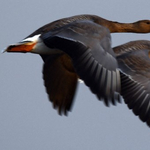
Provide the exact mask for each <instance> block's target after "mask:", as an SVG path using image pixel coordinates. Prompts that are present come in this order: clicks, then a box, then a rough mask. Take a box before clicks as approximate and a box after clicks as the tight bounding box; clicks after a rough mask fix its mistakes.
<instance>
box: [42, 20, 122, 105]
mask: <svg viewBox="0 0 150 150" xmlns="http://www.w3.org/2000/svg"><path fill="white" fill-rule="evenodd" d="M41 39H42V40H43V42H44V43H45V45H46V46H47V47H49V48H51V49H59V50H61V51H63V52H65V53H66V54H68V55H69V56H70V58H71V60H72V63H73V66H74V68H75V71H76V73H77V74H78V76H79V77H80V78H81V79H82V80H83V81H84V82H85V84H86V85H87V86H89V87H90V89H91V91H92V92H93V93H95V94H96V95H97V96H98V98H99V99H101V98H102V99H104V102H105V104H106V105H107V106H108V104H109V101H112V103H113V104H115V100H116V99H117V100H118V101H119V100H120V97H119V95H118V93H116V92H120V74H119V71H117V70H116V68H117V61H116V59H115V56H114V53H113V51H112V49H111V44H110V43H111V42H110V34H109V31H108V30H107V29H106V28H104V27H102V26H100V25H97V24H95V23H93V22H91V21H77V22H73V23H70V24H68V25H65V26H63V28H59V29H57V30H53V31H50V32H48V33H45V34H43V35H42V36H41Z"/></svg>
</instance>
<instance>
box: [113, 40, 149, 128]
mask: <svg viewBox="0 0 150 150" xmlns="http://www.w3.org/2000/svg"><path fill="white" fill-rule="evenodd" d="M114 51H115V52H116V55H117V60H118V64H119V68H120V70H121V89H122V90H121V94H122V95H123V97H124V100H125V103H126V104H127V105H128V107H129V108H130V109H132V110H133V112H134V114H135V115H138V116H139V117H140V119H141V120H142V121H144V122H147V124H148V125H149V126H150V58H149V53H150V42H149V41H134V42H129V43H127V44H124V45H121V46H118V47H116V48H114Z"/></svg>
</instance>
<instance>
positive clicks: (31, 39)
mask: <svg viewBox="0 0 150 150" xmlns="http://www.w3.org/2000/svg"><path fill="white" fill-rule="evenodd" d="M40 35H41V34H38V35H35V36H33V37H28V38H26V39H24V40H22V42H25V41H31V42H34V41H37V40H38V39H39V37H40Z"/></svg>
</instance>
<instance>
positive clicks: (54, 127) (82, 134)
mask: <svg viewBox="0 0 150 150" xmlns="http://www.w3.org/2000/svg"><path fill="white" fill-rule="evenodd" d="M149 7H150V1H149V0H127V1H121V0H115V1H108V0H95V1H94V0H88V1H87V0H75V1H73V0H53V1H52V0H42V1H37V0H30V1H29V0H5V1H2V0H1V3H0V20H1V23H0V49H3V48H4V47H6V46H7V45H9V44H12V43H15V42H17V41H20V40H21V39H23V38H24V37H26V36H27V35H28V34H30V33H31V32H33V31H34V30H35V29H37V28H39V27H40V26H42V25H44V24H46V23H49V22H51V21H54V20H56V19H59V18H63V17H68V16H72V15H78V14H96V15H99V16H101V17H103V18H106V19H110V20H116V21H120V22H134V21H137V20H140V19H150V8H149ZM138 39H147V40H150V34H147V35H146V34H145V35H144V34H123V33H122V34H114V35H112V45H113V46H115V45H119V44H122V43H125V42H128V41H131V40H138ZM41 71H42V59H41V58H40V57H39V56H38V55H34V54H10V53H9V54H8V53H6V54H2V55H0V149H1V150H10V149H11V150H27V149H36V150H48V149H50V150H84V149H86V150H91V149H92V150H95V149H97V150H99V149H105V150H115V149H120V150H127V149H128V150H149V147H150V129H149V128H148V127H147V126H146V124H144V123H142V122H141V121H140V120H139V119H138V117H136V116H134V115H133V113H132V112H131V111H130V110H129V109H128V108H127V106H126V105H125V104H124V103H122V104H118V105H117V107H115V106H111V107H110V108H107V107H105V105H104V104H103V102H101V101H98V100H97V98H96V97H95V96H94V95H93V94H92V93H91V92H90V90H89V89H88V88H87V87H86V86H85V85H84V84H80V85H79V88H78V92H77V95H76V100H75V105H74V107H73V110H72V112H71V113H70V114H69V116H68V117H65V116H62V117H61V116H59V115H58V114H57V112H56V111H55V110H54V109H53V108H52V105H51V103H50V102H49V101H48V98H47V94H46V92H45V87H44V86H43V80H42V73H41Z"/></svg>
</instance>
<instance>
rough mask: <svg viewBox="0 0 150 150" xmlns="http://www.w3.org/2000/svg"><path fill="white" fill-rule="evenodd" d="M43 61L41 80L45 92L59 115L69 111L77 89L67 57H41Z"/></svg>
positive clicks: (74, 75)
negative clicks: (42, 80)
mask: <svg viewBox="0 0 150 150" xmlns="http://www.w3.org/2000/svg"><path fill="white" fill-rule="evenodd" d="M41 56H42V58H43V60H44V66H43V79H44V84H45V87H46V91H47V93H48V95H49V99H50V101H52V103H53V106H54V108H55V109H58V112H59V114H60V115H61V114H62V113H64V114H65V115H67V112H68V111H70V110H71V106H72V105H73V100H74V96H75V92H76V88H77V78H78V77H77V74H76V73H75V72H74V68H73V66H72V63H71V60H70V58H69V57H68V56H67V55H65V54H64V55H41Z"/></svg>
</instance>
